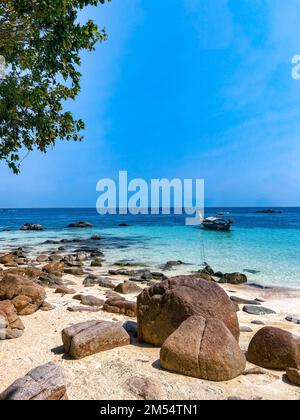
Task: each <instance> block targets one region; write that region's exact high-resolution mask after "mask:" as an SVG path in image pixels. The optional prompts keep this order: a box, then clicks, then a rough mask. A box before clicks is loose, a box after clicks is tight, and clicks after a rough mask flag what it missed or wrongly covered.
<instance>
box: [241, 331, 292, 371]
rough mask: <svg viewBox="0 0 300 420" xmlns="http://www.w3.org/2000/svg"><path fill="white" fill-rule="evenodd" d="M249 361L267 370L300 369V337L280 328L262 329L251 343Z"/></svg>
mask: <svg viewBox="0 0 300 420" xmlns="http://www.w3.org/2000/svg"><path fill="white" fill-rule="evenodd" d="M247 359H248V361H249V362H251V363H253V364H255V365H257V366H261V367H263V368H265V369H275V370H286V369H287V368H295V369H299V368H300V337H298V336H296V335H293V334H291V333H289V332H287V331H284V330H281V329H279V328H274V327H265V328H262V329H261V330H260V331H258V333H257V334H255V336H254V337H253V339H252V341H251V342H250V345H249V350H248V353H247Z"/></svg>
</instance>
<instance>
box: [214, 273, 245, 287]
mask: <svg viewBox="0 0 300 420" xmlns="http://www.w3.org/2000/svg"><path fill="white" fill-rule="evenodd" d="M247 281H248V279H247V276H245V274H242V273H229V274H224V276H223V277H222V278H221V279H220V280H219V283H221V284H237V285H238V284H245V283H247Z"/></svg>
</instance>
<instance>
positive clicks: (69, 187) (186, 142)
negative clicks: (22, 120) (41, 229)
mask: <svg viewBox="0 0 300 420" xmlns="http://www.w3.org/2000/svg"><path fill="white" fill-rule="evenodd" d="M87 17H92V18H93V19H94V20H96V21H97V22H98V23H99V25H100V27H101V26H106V28H107V30H108V33H109V40H108V42H106V43H104V44H102V45H99V46H98V48H97V51H96V53H94V54H86V55H84V57H83V66H82V72H83V75H84V76H83V80H82V91H81V94H80V96H79V97H78V99H77V101H76V103H72V104H70V105H69V106H70V108H71V109H72V111H74V113H75V114H76V115H77V116H80V117H83V118H84V119H85V121H86V124H87V129H86V131H85V140H84V142H83V143H81V144H72V143H67V142H65V143H59V144H57V146H56V147H55V149H53V150H51V151H50V152H49V153H48V154H47V155H42V154H40V153H37V152H34V153H32V154H31V155H30V156H29V157H28V158H27V159H26V160H25V161H24V163H23V166H22V173H21V175H19V176H15V175H13V174H11V173H10V171H9V170H8V169H6V168H5V167H3V166H1V167H0V170H1V181H2V182H1V183H0V207H78V206H82V207H85V206H90V207H93V206H95V202H96V199H97V193H96V183H97V181H98V180H99V179H100V178H103V177H105V178H106V177H112V178H115V177H116V176H117V174H118V171H119V170H127V171H128V173H129V177H130V178H135V177H142V178H145V179H150V178H163V177H166V178H170V179H172V178H174V177H181V178H190V177H193V178H204V179H205V182H206V204H207V205H216V206H276V205H278V206H280V205H282V206H289V205H290V206H300V142H299V139H300V118H299V117H300V80H298V81H296V80H294V79H292V77H291V69H292V64H291V59H292V57H293V56H294V55H296V54H300V25H299V20H300V0H289V1H283V0H240V1H236V0H176V1H174V0H163V1H162V0H151V1H150V0H112V3H110V4H109V5H106V6H100V7H99V8H98V9H94V8H93V9H90V10H89V11H86V12H85V13H84V15H83V16H82V19H86V18H87Z"/></svg>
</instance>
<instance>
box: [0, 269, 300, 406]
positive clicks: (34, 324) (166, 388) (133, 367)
mask: <svg viewBox="0 0 300 420" xmlns="http://www.w3.org/2000/svg"><path fill="white" fill-rule="evenodd" d="M37 267H39V266H37ZM86 267H87V269H88V270H89V273H91V272H92V273H93V274H96V275H101V276H103V277H105V276H107V277H109V278H110V279H112V276H109V275H108V269H109V268H110V267H107V266H105V264H104V266H103V267H99V268H91V267H88V266H87V265H86ZM2 268H5V267H3V266H2ZM113 268H117V267H113ZM181 270H182V268H181ZM187 274H188V273H187ZM166 275H168V276H174V275H176V271H174V270H172V271H170V272H166ZM85 277H86V276H74V275H64V276H63V279H64V280H65V281H66V282H67V283H70V286H69V287H72V289H74V290H75V291H76V293H77V294H83V295H93V296H95V297H99V298H101V299H104V300H105V298H106V294H107V292H108V290H107V289H104V288H101V287H99V286H94V287H84V285H83V280H84V278H85ZM126 278H127V277H125V276H115V277H113V283H114V284H115V285H118V284H119V283H121V282H122V281H123V280H124V279H126ZM139 285H140V286H142V287H147V286H146V285H141V284H139ZM222 287H223V288H224V289H225V290H226V292H227V293H228V295H229V296H238V297H239V298H244V299H260V300H262V301H264V303H263V305H264V306H266V307H268V308H270V309H273V310H274V311H276V313H277V314H276V315H263V316H259V317H257V316H254V315H249V314H247V313H245V312H243V311H242V310H240V311H239V312H238V318H239V322H240V326H241V328H242V331H243V327H250V328H251V330H252V332H241V337H240V346H241V348H242V351H243V352H246V351H247V349H248V345H249V342H250V340H251V338H252V337H253V335H254V334H255V333H256V332H257V331H258V330H259V329H260V328H262V326H263V325H254V324H252V322H253V321H256V320H259V321H261V322H262V323H264V324H265V325H268V326H276V327H279V328H282V329H284V330H287V331H290V332H292V333H293V334H296V335H297V334H298V335H300V326H298V325H296V324H293V323H291V322H287V321H286V320H285V318H286V316H287V315H288V314H295V313H297V312H298V313H299V308H300V292H299V291H294V290H288V289H279V288H277V289H275V288H274V289H272V288H270V289H261V288H257V287H252V286H248V285H240V286H234V285H223V286H222ZM54 291H55V289H50V288H46V293H47V299H46V300H47V302H48V303H50V304H51V305H53V306H54V309H53V310H51V311H49V312H43V311H41V310H38V311H37V312H35V313H34V314H32V315H29V316H23V317H21V319H22V321H23V323H24V325H25V331H24V334H23V336H22V337H20V338H18V339H13V340H4V341H2V342H0V352H1V357H0V391H2V390H4V389H6V387H8V386H9V385H10V384H11V383H12V382H13V381H15V380H16V379H17V378H20V377H22V376H23V375H25V374H26V373H27V372H28V371H30V370H31V369H33V368H35V367H37V366H39V365H42V364H44V363H47V362H49V361H53V362H55V363H56V364H57V365H59V366H61V367H62V368H63V370H64V373H65V376H66V383H67V390H68V396H69V398H70V399H75V400H78V399H84V400H90V399H92V400H113V399H121V400H122V399H143V398H144V397H145V396H143V395H139V391H138V390H136V389H135V388H134V386H132V381H134V380H135V379H136V378H144V379H145V378H147V379H148V380H150V383H151V392H150V397H149V396H148V397H147V398H151V399H166V400H174V399H178V400H193V399H196V400H208V399H209V400H210V399H213V400H224V399H225V400H226V399H231V398H234V399H235V398H238V399H239V398H241V399H272V400H277V399H278V400H281V399H287V400H299V399H300V389H299V388H298V387H295V386H293V385H291V384H289V382H288V380H287V379H286V378H285V372H278V371H269V370H265V374H263V375H257V374H256V375H255V374H252V375H247V376H240V377H238V378H237V379H234V380H232V381H229V382H221V383H214V382H209V381H203V380H200V379H195V378H191V377H188V376H183V375H179V374H174V373H170V372H167V371H165V370H163V369H161V368H160V364H159V348H154V347H152V346H149V345H146V344H142V343H139V342H138V340H137V339H135V340H134V341H133V343H132V344H131V345H129V346H126V347H121V348H116V349H113V350H110V351H106V352H101V353H98V354H95V355H92V356H89V357H86V358H84V359H82V360H71V359H70V358H69V357H68V356H66V355H64V353H63V347H62V338H61V331H62V330H63V329H64V328H66V327H68V326H70V325H72V324H76V323H79V322H82V321H87V320H110V321H114V322H121V323H124V322H125V321H127V320H132V319H131V318H127V317H125V316H121V315H116V314H111V313H108V312H104V311H103V310H100V311H99V312H95V313H80V312H69V311H68V310H67V308H68V307H70V306H75V305H78V304H79V303H78V302H77V301H76V300H74V299H73V296H74V295H61V294H57V293H54ZM136 296H137V294H130V295H126V299H128V300H130V301H135V300H136ZM242 308H243V305H241V306H240V309H242ZM253 367H254V366H253V365H251V364H250V363H247V369H250V368H253Z"/></svg>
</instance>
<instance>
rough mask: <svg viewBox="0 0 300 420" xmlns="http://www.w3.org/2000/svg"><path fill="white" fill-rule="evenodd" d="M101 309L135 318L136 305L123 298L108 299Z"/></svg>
mask: <svg viewBox="0 0 300 420" xmlns="http://www.w3.org/2000/svg"><path fill="white" fill-rule="evenodd" d="M103 311H106V312H111V313H113V314H118V315H125V316H128V317H130V318H135V317H136V314H137V305H136V303H135V302H129V301H128V300H125V299H108V300H107V301H106V302H105V304H104V305H103Z"/></svg>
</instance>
